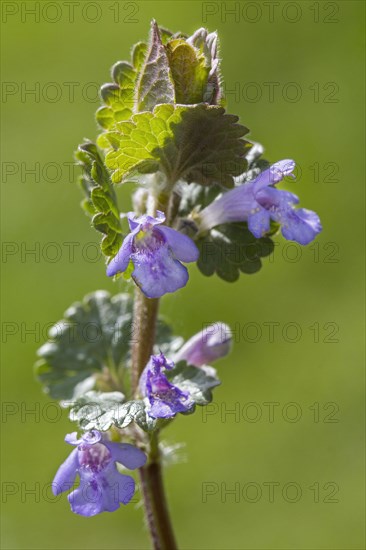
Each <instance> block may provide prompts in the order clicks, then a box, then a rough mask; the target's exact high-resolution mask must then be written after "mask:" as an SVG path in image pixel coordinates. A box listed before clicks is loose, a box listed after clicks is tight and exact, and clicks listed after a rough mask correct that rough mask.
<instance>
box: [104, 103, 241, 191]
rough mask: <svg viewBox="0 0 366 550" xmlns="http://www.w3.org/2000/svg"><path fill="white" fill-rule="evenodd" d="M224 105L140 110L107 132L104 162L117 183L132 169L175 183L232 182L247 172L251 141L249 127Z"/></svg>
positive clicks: (228, 184)
mask: <svg viewBox="0 0 366 550" xmlns="http://www.w3.org/2000/svg"><path fill="white" fill-rule="evenodd" d="M237 122H238V117H236V116H233V115H228V114H226V113H225V111H224V109H223V108H222V107H217V106H209V105H206V104H199V105H188V106H183V105H168V104H165V105H158V106H157V107H155V109H154V111H153V112H152V113H138V114H136V115H134V116H132V118H131V120H130V121H128V122H121V123H119V124H117V127H116V131H115V132H110V133H107V134H106V137H107V138H108V139H109V141H110V143H111V145H112V147H113V148H114V150H113V151H110V152H109V153H107V155H106V159H105V160H106V164H107V166H108V168H110V169H111V170H113V175H112V181H113V182H114V183H117V182H119V181H122V180H124V179H126V178H127V177H128V176H129V175H130V174H131V173H133V172H136V171H139V172H141V173H146V172H156V171H157V170H161V171H162V172H163V173H165V175H166V177H167V179H168V181H169V182H170V183H171V184H174V183H175V182H176V181H178V180H179V179H181V178H182V179H185V180H186V181H188V182H191V181H194V182H196V183H201V184H203V185H208V184H213V183H217V184H220V185H224V186H226V187H231V186H232V185H233V177H234V176H238V175H239V174H241V173H242V172H244V171H245V169H246V167H247V163H246V160H245V155H246V153H247V152H248V151H249V149H250V147H251V144H250V143H249V142H247V141H244V140H243V139H240V138H241V137H242V136H244V135H245V134H246V133H247V132H248V129H247V128H245V127H244V126H241V125H240V124H238V123H237Z"/></svg>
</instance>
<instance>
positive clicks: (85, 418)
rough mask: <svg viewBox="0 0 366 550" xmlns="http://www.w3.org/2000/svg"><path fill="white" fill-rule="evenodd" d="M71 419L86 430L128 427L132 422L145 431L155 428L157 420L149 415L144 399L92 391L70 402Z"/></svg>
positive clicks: (117, 393)
mask: <svg viewBox="0 0 366 550" xmlns="http://www.w3.org/2000/svg"><path fill="white" fill-rule="evenodd" d="M69 406H71V410H70V420H72V421H77V422H78V423H79V425H80V427H81V428H83V429H84V430H93V429H96V430H101V431H106V430H108V429H109V428H110V427H111V426H113V425H114V426H116V427H117V428H126V427H127V426H129V425H130V424H131V422H136V424H137V425H138V426H139V427H140V428H142V429H143V430H145V431H150V430H152V429H154V428H155V426H156V423H157V421H156V420H155V419H153V418H151V417H149V416H148V415H147V413H146V410H145V405H144V402H143V401H140V400H133V401H126V402H125V400H124V396H123V394H122V393H119V392H109V393H101V392H95V391H90V392H87V393H86V394H84V395H83V396H81V397H79V398H78V399H77V400H76V401H75V402H74V403H70V404H69Z"/></svg>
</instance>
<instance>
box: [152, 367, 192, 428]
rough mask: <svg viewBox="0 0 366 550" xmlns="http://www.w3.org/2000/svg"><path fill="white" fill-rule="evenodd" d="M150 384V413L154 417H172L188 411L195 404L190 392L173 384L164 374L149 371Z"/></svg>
mask: <svg viewBox="0 0 366 550" xmlns="http://www.w3.org/2000/svg"><path fill="white" fill-rule="evenodd" d="M147 379H148V382H147V385H148V387H149V386H150V388H151V390H150V395H148V399H149V401H150V407H149V408H148V414H149V415H150V416H151V417H153V418H171V417H173V416H175V415H176V414H177V413H179V412H181V413H182V412H187V411H188V410H189V409H190V408H191V407H192V405H193V402H192V401H191V399H190V397H189V394H188V393H187V392H183V391H182V390H180V389H179V388H177V387H176V386H174V385H173V384H171V383H170V382H169V381H168V380H167V379H166V377H165V376H164V375H163V374H160V375H154V374H152V373H148V376H147Z"/></svg>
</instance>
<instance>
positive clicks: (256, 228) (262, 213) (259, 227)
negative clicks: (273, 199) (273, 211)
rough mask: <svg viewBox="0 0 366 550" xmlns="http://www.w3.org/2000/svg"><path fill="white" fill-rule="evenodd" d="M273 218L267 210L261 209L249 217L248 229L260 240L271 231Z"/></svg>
mask: <svg viewBox="0 0 366 550" xmlns="http://www.w3.org/2000/svg"><path fill="white" fill-rule="evenodd" d="M270 223H271V216H270V214H269V212H268V211H267V210H265V208H261V207H260V208H259V209H258V212H255V213H254V214H250V215H249V216H248V229H249V231H250V232H251V233H252V234H253V235H254V237H256V238H257V239H260V238H261V237H263V235H264V234H265V233H267V232H268V231H269V228H270Z"/></svg>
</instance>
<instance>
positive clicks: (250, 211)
mask: <svg viewBox="0 0 366 550" xmlns="http://www.w3.org/2000/svg"><path fill="white" fill-rule="evenodd" d="M294 168H295V162H294V161H293V160H280V161H279V162H276V163H275V164H272V166H270V167H269V168H267V169H266V170H264V171H263V172H262V173H261V174H259V176H257V177H256V178H255V179H254V180H252V181H250V182H248V183H244V184H242V185H239V186H238V187H236V188H235V189H232V190H231V191H228V192H226V193H224V194H223V195H222V196H221V197H220V198H218V199H217V200H215V201H213V202H212V203H211V204H210V205H209V206H207V207H206V208H204V209H203V210H202V212H200V213H199V229H200V230H201V231H206V230H208V229H211V228H212V227H215V226H216V225H220V224H222V223H228V222H243V221H246V222H247V223H248V228H249V231H250V232H251V233H252V234H253V235H254V236H255V237H257V238H258V239H259V238H260V237H263V235H265V234H266V233H267V232H268V231H269V229H270V221H271V220H273V221H275V222H277V223H279V224H280V225H281V232H282V235H283V236H284V237H285V239H288V240H292V241H296V242H298V243H299V244H309V243H310V242H311V241H312V240H313V239H314V238H315V237H316V235H317V234H318V233H319V232H320V231H321V230H322V226H321V223H320V219H319V216H318V215H317V214H316V213H315V212H312V211H311V210H306V209H304V208H299V209H296V208H295V206H294V205H295V204H297V203H298V202H299V199H298V197H297V196H296V195H294V194H293V193H289V192H288V191H282V190H280V189H276V188H275V187H273V186H274V185H276V184H277V183H278V182H280V181H281V180H282V179H283V178H284V177H285V176H289V175H291V174H292V172H293V170H294Z"/></svg>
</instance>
